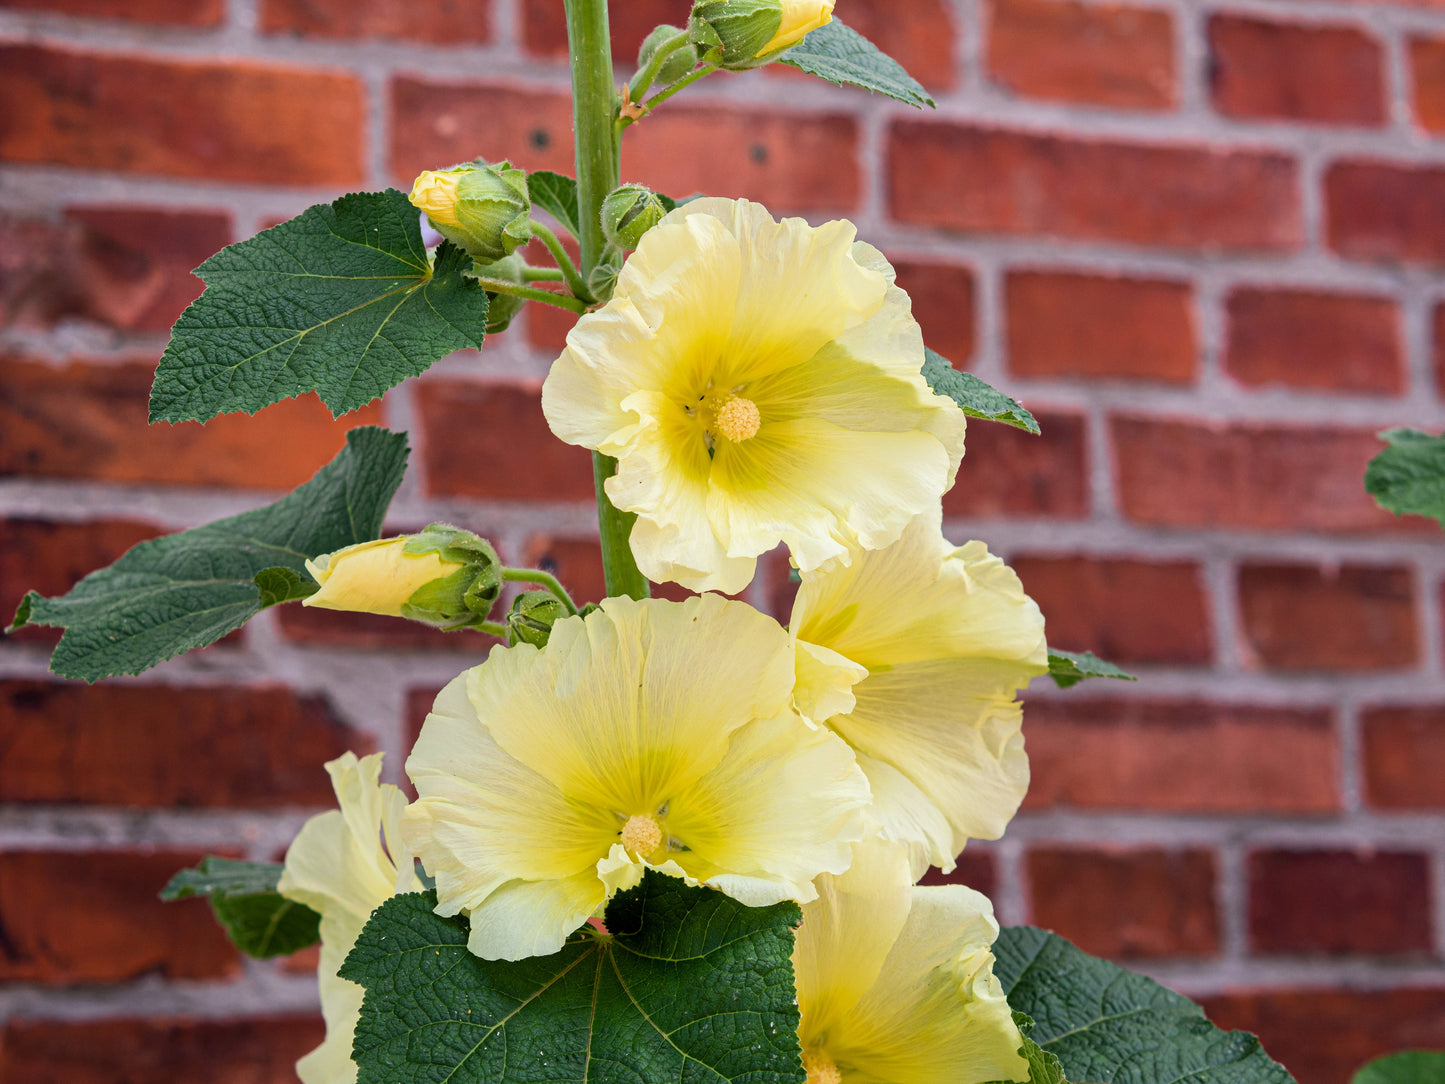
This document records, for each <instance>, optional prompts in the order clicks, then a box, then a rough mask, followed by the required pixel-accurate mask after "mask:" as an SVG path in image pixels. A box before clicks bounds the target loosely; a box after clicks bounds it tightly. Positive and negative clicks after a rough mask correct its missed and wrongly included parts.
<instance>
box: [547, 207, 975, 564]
mask: <svg viewBox="0 0 1445 1084" xmlns="http://www.w3.org/2000/svg"><path fill="white" fill-rule="evenodd" d="M854 236H855V230H854V227H853V225H852V223H850V222H843V221H838V222H829V223H827V224H825V225H823V226H820V227H817V228H816V229H815V228H813V227H812V226H809V225H808V224H807V223H806V222H804V221H803V220H802V219H797V218H790V219H784V220H783V221H782V222H775V221H774V220H773V218H772V217H771V216H770V215H769V214H768V212H767V211H766V209H764V208H763V207H760V206H759V205H757V204H755V203H749V202H747V201H746V200H724V199H699V200H694V201H693V202H691V203H687V204H684V205H683V206H681V207H679V208H678V209H677V210H675V211H673V212H671V213H670V214H668V215H667V216H666V217H665V218H663V220H662V221H661V222H660V223H659V224H658V225H657V226H654V227H653V228H652V229H650V230H648V231H647V233H646V234H645V235H644V236H643V238H642V240H641V243H640V244H639V245H638V248H637V251H636V252H634V253H633V254H632V256H631V257H629V258H628V260H627V263H626V264H625V265H624V267H623V269H622V274H621V276H620V277H619V278H618V284H617V292H616V294H615V295H614V296H613V298H612V300H611V301H610V302H608V303H607V305H605V306H604V307H603V308H602V309H600V310H599V311H597V312H595V313H590V314H587V315H585V316H583V317H582V318H581V319H580V320H579V321H578V322H577V325H576V326H575V327H574V328H573V329H572V331H571V332H570V333H569V334H568V336H567V349H566V350H565V351H564V352H563V353H562V356H561V357H559V358H558V359H557V361H556V363H555V364H554V365H553V367H552V371H551V374H550V375H549V376H548V378H547V381H546V383H545V384H544V385H543V388H542V409H543V410H544V412H545V413H546V416H547V421H548V424H550V425H551V427H552V431H553V432H554V433H556V434H557V435H558V436H559V437H561V438H562V439H563V440H565V441H567V442H568V443H571V444H580V445H582V446H584V447H588V448H593V449H596V450H598V451H601V452H603V453H605V454H606V455H610V456H614V457H616V458H617V459H618V461H619V469H618V472H617V474H616V476H615V477H613V478H610V479H609V480H608V482H607V493H608V495H609V496H610V497H611V498H612V501H613V503H615V504H616V505H617V507H619V508H621V509H623V510H624V511H628V512H636V513H637V516H638V518H637V522H636V524H635V526H634V527H633V530H632V537H631V543H632V550H633V553H634V555H635V556H636V558H637V562H638V565H639V567H640V568H641V569H642V571H643V573H644V574H645V575H646V576H647V577H648V578H649V579H651V580H654V581H663V580H673V581H676V582H678V583H681V584H682V585H683V586H685V587H688V588H691V589H693V590H698V591H702V590H719V591H725V592H736V591H739V590H741V589H742V588H743V587H744V586H746V584H747V583H748V581H749V580H750V579H751V578H752V575H753V570H754V567H755V565H756V561H757V556H758V555H759V554H761V553H763V552H764V551H766V550H769V549H771V548H772V547H773V546H775V545H776V544H777V543H778V542H779V541H782V542H785V543H787V545H788V548H789V549H790V550H791V551H792V557H793V560H794V561H795V562H796V563H797V565H798V566H799V567H800V568H802V569H804V570H812V569H815V568H817V567H818V566H819V565H821V564H822V563H823V562H825V561H828V560H830V559H834V558H838V559H842V560H848V556H849V554H850V552H851V551H852V549H853V548H859V547H861V548H863V549H877V548H879V547H881V546H886V545H888V544H889V543H890V542H892V541H894V540H895V539H897V537H898V535H899V533H900V532H901V531H902V530H903V527H904V526H905V525H906V524H907V522H908V520H909V519H910V518H911V517H912V516H914V515H915V514H917V513H919V512H922V511H924V510H925V509H927V508H928V507H929V506H931V505H934V504H937V502H938V500H939V497H940V496H941V495H942V493H943V492H944V491H945V490H946V489H948V487H949V486H950V485H952V484H953V478H954V473H955V472H956V471H957V469H958V463H959V459H960V458H961V457H962V455H963V435H964V416H963V414H962V412H961V411H960V410H959V409H958V407H957V406H956V405H955V404H954V403H953V402H952V401H951V400H949V399H945V398H943V397H941V396H938V395H935V394H934V393H933V392H932V391H931V390H930V389H929V387H928V384H927V383H926V382H925V381H924V379H923V376H922V375H921V368H922V365H923V339H922V334H921V332H920V331H919V328H918V323H917V321H915V320H914V319H913V316H912V315H911V312H910V305H909V301H908V295H907V294H905V293H904V292H903V291H902V290H900V289H899V288H898V287H897V286H895V285H894V284H893V278H894V275H893V269H892V268H891V267H890V266H889V265H888V261H887V260H885V259H884V258H883V256H882V254H880V253H879V252H878V250H877V249H875V248H873V247H872V246H870V245H866V244H864V243H862V242H859V241H855V240H854Z"/></svg>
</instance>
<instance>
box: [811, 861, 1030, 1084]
mask: <svg viewBox="0 0 1445 1084" xmlns="http://www.w3.org/2000/svg"><path fill="white" fill-rule="evenodd" d="M997 936H998V924H997V923H996V922H995V921H994V918H993V905H992V904H990V903H989V901H988V898H987V897H986V896H983V895H981V894H980V893H978V892H975V891H973V890H972V889H970V888H964V887H963V886H962V885H940V886H936V887H915V886H914V885H913V882H912V878H911V877H910V876H909V860H908V856H907V853H906V852H905V850H904V849H903V848H902V847H899V846H898V845H896V844H890V843H885V842H883V841H882V840H878V839H874V840H871V841H869V842H867V843H860V844H858V845H857V846H855V848H854V859H853V865H852V867H851V868H850V869H849V870H848V872H846V873H844V874H843V875H842V876H836V877H835V876H826V875H825V876H823V877H820V878H818V898H817V900H815V901H813V902H811V903H806V904H804V905H803V924H802V926H801V927H800V928H799V930H798V938H797V941H796V943H795V944H794V947H793V971H794V974H795V976H796V979H797V984H798V1009H799V1011H800V1013H801V1021H800V1022H799V1025H798V1041H799V1042H800V1043H801V1045H802V1048H803V1067H804V1068H805V1069H806V1070H807V1071H808V1079H807V1084H982V1082H984V1081H992V1080H1017V1081H1026V1080H1028V1079H1029V1070H1028V1063H1027V1062H1026V1061H1025V1060H1024V1058H1023V1056H1022V1055H1021V1054H1019V1052H1018V1051H1019V1047H1021V1046H1022V1045H1023V1037H1022V1036H1021V1035H1020V1034H1019V1029H1018V1027H1017V1026H1016V1025H1015V1024H1014V1022H1013V1014H1012V1013H1011V1012H1010V1010H1009V1006H1008V1001H1007V1000H1006V999H1005V998H1004V993H1003V990H1002V988H1001V987H1000V986H999V982H998V979H996V978H995V977H994V974H993V953H992V952H991V951H990V946H991V945H992V944H993V942H994V939H995V938H996V937H997Z"/></svg>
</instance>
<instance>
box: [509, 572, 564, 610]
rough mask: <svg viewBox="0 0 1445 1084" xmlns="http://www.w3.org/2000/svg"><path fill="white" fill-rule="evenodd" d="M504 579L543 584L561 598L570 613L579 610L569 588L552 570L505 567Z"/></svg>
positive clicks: (514, 581)
mask: <svg viewBox="0 0 1445 1084" xmlns="http://www.w3.org/2000/svg"><path fill="white" fill-rule="evenodd" d="M502 579H504V580H510V581H511V582H513V583H536V584H541V585H542V586H543V587H545V588H546V589H547V590H548V591H551V592H552V594H554V595H556V596H557V597H558V598H559V599H560V600H561V602H562V605H563V606H566V607H567V612H568V613H569V614H575V613H576V612H577V604H576V603H575V602H573V601H572V596H571V595H569V594H568V593H567V589H566V588H565V587H563V586H562V584H561V582H560V581H559V580H558V579H557V577H556V576H553V575H552V574H551V573H550V572H543V571H542V570H541V569H540V568H504V569H502Z"/></svg>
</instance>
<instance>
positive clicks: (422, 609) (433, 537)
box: [401, 523, 502, 630]
mask: <svg viewBox="0 0 1445 1084" xmlns="http://www.w3.org/2000/svg"><path fill="white" fill-rule="evenodd" d="M402 552H403V553H411V554H426V553H435V554H437V555H438V556H439V557H440V558H441V559H442V560H443V561H446V562H448V563H451V564H463V565H465V567H463V568H459V569H457V570H456V571H455V572H453V573H452V574H451V575H449V576H443V577H441V578H440V579H435V580H432V581H431V582H430V583H427V584H423V585H422V586H421V587H418V588H417V589H416V590H415V591H414V592H412V594H411V597H410V598H408V599H407V600H406V602H404V603H402V606H401V615H402V616H403V617H405V618H407V619H408V620H411V621H421V622H424V623H426V624H428V625H434V626H436V627H437V628H441V629H448V630H451V629H465V628H477V627H479V626H480V625H481V624H482V623H483V622H484V621H485V620H486V619H487V615H488V614H490V613H491V612H492V607H493V606H495V605H496V602H497V599H498V598H499V597H500V596H501V593H502V563H501V559H500V558H499V557H498V556H497V551H496V550H495V549H494V548H493V546H492V544H491V543H490V542H488V541H487V540H486V539H485V538H482V537H481V536H480V535H477V534H474V533H472V532H471V531H467V530H463V529H462V528H460V527H453V526H452V525H451V524H449V523H433V524H431V525H429V526H428V527H426V528H425V529H424V530H421V531H418V532H417V533H416V534H414V535H412V536H410V537H409V538H408V539H407V540H406V543H405V545H403V546H402Z"/></svg>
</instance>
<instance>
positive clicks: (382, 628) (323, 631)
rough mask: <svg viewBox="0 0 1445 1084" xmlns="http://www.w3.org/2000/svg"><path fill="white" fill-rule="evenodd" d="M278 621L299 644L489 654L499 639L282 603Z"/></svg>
mask: <svg viewBox="0 0 1445 1084" xmlns="http://www.w3.org/2000/svg"><path fill="white" fill-rule="evenodd" d="M276 623H277V625H278V626H279V628H280V630H281V635H282V636H284V637H286V639H288V640H294V641H295V642H296V643H300V644H312V645H316V646H324V647H348V648H356V649H358V650H361V651H470V652H473V653H476V652H483V653H485V652H486V650H487V648H489V647H490V646H491V645H492V644H493V643H494V642H495V641H494V640H493V639H491V638H490V637H487V636H483V635H482V634H481V633H479V632H473V631H471V630H468V629H462V630H459V631H456V632H443V631H442V630H441V629H434V628H431V627H430V626H427V625H423V624H420V623H418V622H416V621H408V620H406V619H405V618H401V617H383V616H381V615H380V614H358V613H346V612H344V611H341V610H323V609H321V608H320V607H317V606H282V607H281V608H279V609H278V610H277V611H276Z"/></svg>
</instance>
